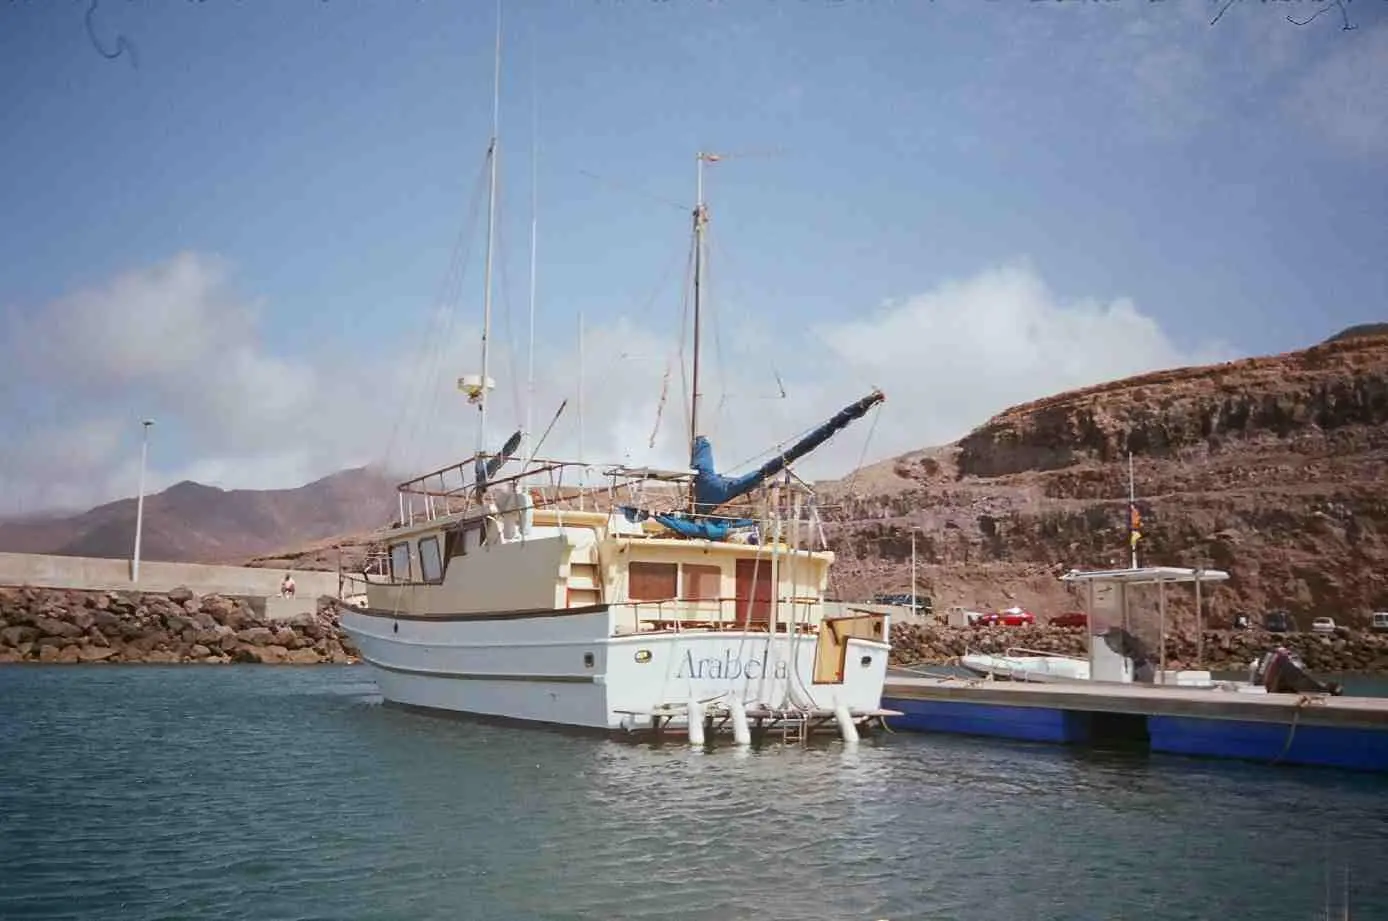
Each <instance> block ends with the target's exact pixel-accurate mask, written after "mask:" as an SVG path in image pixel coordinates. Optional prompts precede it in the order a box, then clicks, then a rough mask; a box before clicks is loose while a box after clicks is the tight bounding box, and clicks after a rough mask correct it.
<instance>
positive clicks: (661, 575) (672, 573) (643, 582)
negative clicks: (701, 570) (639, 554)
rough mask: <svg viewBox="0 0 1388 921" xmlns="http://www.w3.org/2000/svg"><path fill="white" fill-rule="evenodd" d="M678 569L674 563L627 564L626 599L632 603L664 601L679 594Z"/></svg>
mask: <svg viewBox="0 0 1388 921" xmlns="http://www.w3.org/2000/svg"><path fill="white" fill-rule="evenodd" d="M678 578H679V567H678V566H677V565H676V564H674V563H629V564H628V565H627V597H628V598H630V599H631V600H632V601H665V600H667V599H670V598H674V597H676V596H677V595H678V594H679V589H678V588H677V580H678Z"/></svg>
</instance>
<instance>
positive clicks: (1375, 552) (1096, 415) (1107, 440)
mask: <svg viewBox="0 0 1388 921" xmlns="http://www.w3.org/2000/svg"><path fill="white" fill-rule="evenodd" d="M1129 451H1132V453H1133V457H1134V461H1133V472H1134V477H1135V480H1136V485H1137V494H1138V497H1139V498H1138V506H1139V509H1140V510H1141V512H1142V516H1143V529H1142V531H1143V535H1144V540H1143V541H1142V542H1141V543H1140V545H1139V549H1138V552H1139V558H1140V561H1141V562H1143V563H1152V564H1170V565H1204V566H1213V567H1218V568H1221V569H1225V570H1228V571H1229V572H1230V574H1231V577H1232V578H1231V580H1230V582H1229V583H1228V584H1227V585H1226V586H1224V587H1221V588H1219V589H1218V590H1216V591H1215V592H1214V593H1213V595H1212V598H1211V600H1210V607H1209V609H1208V611H1207V613H1208V614H1211V615H1213V616H1214V617H1216V618H1224V619H1227V618H1228V617H1231V616H1232V614H1233V613H1234V612H1236V611H1245V612H1247V613H1250V614H1253V615H1257V614H1259V613H1261V612H1262V611H1263V610H1266V609H1269V608H1276V607H1282V608H1286V609H1287V610H1289V611H1291V612H1292V613H1293V614H1294V616H1297V617H1298V618H1300V619H1303V620H1305V621H1307V622H1309V620H1310V618H1311V617H1314V616H1318V615H1322V614H1324V615H1328V616H1331V617H1334V618H1335V619H1336V620H1337V622H1340V623H1348V624H1355V623H1363V622H1365V621H1366V619H1367V617H1368V614H1369V612H1370V611H1373V610H1388V567H1386V566H1385V564H1388V335H1383V334H1378V333H1376V334H1370V335H1364V336H1356V337H1352V338H1346V339H1340V340H1336V341H1331V342H1327V343H1325V344H1322V345H1320V346H1316V347H1314V348H1311V349H1307V350H1305V351H1301V352H1294V353H1289V354H1286V355H1279V356H1273V357H1268V358H1256V359H1249V360H1244V361H1237V362H1230V363H1227V364H1223V365H1218V366H1213V367H1207V368H1186V369H1179V370H1174V371H1167V372H1160V373H1155V374H1148V375H1143V376H1141V377H1136V378H1131V379H1128V380H1124V381H1117V382H1114V383H1111V384H1107V385H1103V386H1098V387H1092V388H1088V389H1086V390H1081V391H1075V392H1072V393H1067V394H1061V395H1059V396H1056V397H1051V398H1048V399H1045V400H1040V401H1037V402H1034V403H1030V404H1026V405H1023V406H1018V407H1014V408H1013V409H1010V410H1008V411H1006V412H1004V413H1001V414H1000V415H998V416H996V417H995V418H993V419H991V420H989V421H988V422H987V423H985V424H984V425H982V426H980V427H979V428H977V429H976V430H974V431H973V432H971V433H970V434H969V435H968V436H966V437H965V438H963V439H961V440H960V441H959V442H958V443H956V444H954V445H949V446H946V447H943V448H936V449H930V450H927V451H921V452H914V453H912V454H908V455H904V456H902V457H899V458H896V459H894V460H892V461H887V462H884V463H882V464H878V465H876V466H875V467H872V468H868V469H866V470H863V471H859V472H858V474H856V475H855V476H853V477H850V478H847V479H845V480H843V481H840V482H838V483H835V484H827V485H823V486H822V487H821V491H822V492H823V494H824V496H825V504H826V506H829V509H830V510H829V513H828V515H829V518H830V519H831V524H830V526H829V528H828V530H829V532H830V534H831V542H832V543H833V545H834V549H835V550H836V551H838V553H839V554H840V560H841V561H840V563H839V565H838V566H837V567H836V568H837V570H838V573H837V576H836V586H835V587H836V590H837V592H838V594H840V595H842V596H844V597H855V596H857V595H861V594H866V593H871V592H875V591H905V590H907V588H908V585H909V576H908V564H909V558H910V535H911V531H912V529H913V528H914V529H916V534H917V536H916V552H917V559H918V561H919V563H920V566H919V571H920V582H921V586H920V588H921V591H923V592H924V591H930V592H931V593H932V594H933V595H934V596H935V603H936V606H937V609H940V608H943V607H948V606H950V605H954V604H960V605H964V606H968V607H997V606H1006V605H1010V604H1012V603H1020V604H1023V605H1024V606H1030V607H1032V608H1033V609H1034V610H1035V611H1036V612H1037V613H1038V614H1039V615H1042V616H1046V615H1051V614H1058V613H1061V612H1062V611H1064V610H1073V609H1074V608H1075V606H1076V604H1077V602H1078V599H1076V598H1074V597H1072V596H1071V595H1070V594H1069V593H1067V592H1066V590H1065V589H1064V588H1063V587H1062V586H1061V584H1060V583H1059V582H1058V581H1057V579H1056V576H1057V575H1058V574H1059V573H1061V572H1063V571H1064V570H1066V569H1068V568H1070V567H1082V568H1098V567H1105V566H1111V565H1126V563H1127V562H1128V549H1127V518H1126V507H1127V492H1128V484H1127V478H1128V466H1127V454H1128V452H1129ZM1183 598H1184V596H1182V597H1178V598H1177V599H1176V600H1175V605H1176V613H1177V615H1178V616H1181V613H1182V612H1183V611H1189V603H1188V601H1185V600H1183Z"/></svg>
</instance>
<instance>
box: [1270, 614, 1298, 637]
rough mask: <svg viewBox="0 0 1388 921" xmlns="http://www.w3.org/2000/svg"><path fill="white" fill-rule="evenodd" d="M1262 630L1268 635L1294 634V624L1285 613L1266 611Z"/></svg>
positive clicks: (1290, 616)
mask: <svg viewBox="0 0 1388 921" xmlns="http://www.w3.org/2000/svg"><path fill="white" fill-rule="evenodd" d="M1263 629H1264V630H1266V631H1267V632H1268V633H1295V632H1296V622H1295V621H1293V620H1292V615H1290V614H1288V613H1287V612H1286V611H1268V612H1267V613H1266V614H1264V615H1263Z"/></svg>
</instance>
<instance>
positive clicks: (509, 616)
mask: <svg viewBox="0 0 1388 921" xmlns="http://www.w3.org/2000/svg"><path fill="white" fill-rule="evenodd" d="M607 609H608V605H606V604H589V605H584V606H583V607H575V608H531V609H528V610H522V611H478V612H476V613H474V614H406V613H404V612H402V611H391V610H389V609H388V608H347V611H348V612H350V613H352V614H361V615H363V616H365V617H379V618H381V619H382V620H414V621H424V622H428V621H438V622H439V623H457V622H459V621H470V620H531V619H535V618H541V617H580V616H582V615H584V614H601V613H603V612H605V611H606V610H607Z"/></svg>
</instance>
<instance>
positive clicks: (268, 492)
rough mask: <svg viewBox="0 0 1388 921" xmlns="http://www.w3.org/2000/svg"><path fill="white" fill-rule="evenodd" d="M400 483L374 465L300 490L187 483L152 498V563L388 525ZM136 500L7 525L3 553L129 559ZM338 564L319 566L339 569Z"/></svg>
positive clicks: (1, 532) (215, 558) (147, 529)
mask: <svg viewBox="0 0 1388 921" xmlns="http://www.w3.org/2000/svg"><path fill="white" fill-rule="evenodd" d="M396 508H397V504H396V497H395V488H394V484H393V481H391V480H390V479H389V478H387V477H385V476H384V475H382V474H381V473H379V472H377V471H375V470H372V469H371V468H358V469H353V470H343V471H341V472H339V473H335V474H333V475H331V476H327V477H324V478H323V479H321V480H315V481H314V482H312V483H309V484H307V485H304V486H299V487H297V488H294V489H264V490H257V489H233V490H225V489H218V488H216V487H214V486H204V485H202V484H201V483H193V482H184V483H179V484H177V485H174V486H171V487H169V488H168V489H166V490H164V491H163V492H160V493H155V494H153V495H149V496H146V497H145V517H144V533H143V535H142V538H141V556H142V557H143V558H144V559H146V560H163V561H168V562H199V563H241V562H243V561H244V560H245V559H246V558H247V557H249V556H252V555H256V554H261V555H270V556H269V557H268V558H269V560H270V565H275V561H274V557H273V554H274V553H275V552H277V551H282V550H284V549H285V548H288V547H302V546H304V545H305V544H306V543H309V542H322V541H324V540H325V539H329V538H332V537H334V536H336V535H342V534H355V533H358V532H361V531H365V530H369V529H371V528H376V527H380V526H381V525H383V524H386V523H388V522H389V521H390V520H391V518H392V517H393V516H394V514H395V513H396ZM135 512H136V500H135V499H121V500H119V501H116V502H110V503H107V504H106V505H101V506H98V507H96V508H94V509H91V510H90V511H87V512H83V513H82V514H80V515H73V516H42V517H31V518H27V519H22V520H14V521H9V522H0V551H11V552H17V553H52V554H59V555H63V556H93V557H107V558H113V559H122V558H126V557H128V556H129V555H130V553H131V546H132V542H133V541H134V535H135ZM329 562H331V565H327V564H325V565H323V566H321V567H319V568H328V569H335V568H336V563H335V561H329Z"/></svg>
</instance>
